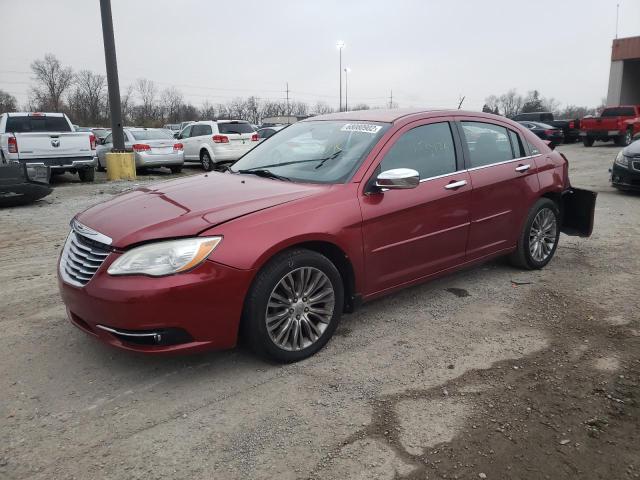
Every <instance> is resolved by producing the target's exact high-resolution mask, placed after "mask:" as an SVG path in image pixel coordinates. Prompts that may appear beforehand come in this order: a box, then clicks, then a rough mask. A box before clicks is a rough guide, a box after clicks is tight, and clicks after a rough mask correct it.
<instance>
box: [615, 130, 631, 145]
mask: <svg viewBox="0 0 640 480" xmlns="http://www.w3.org/2000/svg"><path fill="white" fill-rule="evenodd" d="M615 141H616V145H618V146H619V147H628V146H629V145H631V142H632V141H633V132H632V131H631V129H628V130H627V131H626V132H624V135H620V136H619V137H616V140H615Z"/></svg>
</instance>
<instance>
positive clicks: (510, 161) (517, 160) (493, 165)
mask: <svg viewBox="0 0 640 480" xmlns="http://www.w3.org/2000/svg"><path fill="white" fill-rule="evenodd" d="M541 156H542V154H541V153H538V154H536V155H529V156H527V157H518V158H512V159H511V160H504V161H502V162H496V163H489V164H487V165H480V166H479V167H472V168H468V169H467V171H468V172H473V171H475V170H482V169H483V168H487V167H495V166H496V165H505V164H507V163H513V162H521V161H524V160H529V159H531V158H537V157H541Z"/></svg>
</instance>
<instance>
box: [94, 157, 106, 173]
mask: <svg viewBox="0 0 640 480" xmlns="http://www.w3.org/2000/svg"><path fill="white" fill-rule="evenodd" d="M96 170H97V171H99V172H106V171H107V169H106V168H105V167H103V166H102V164H101V163H100V158H98V165H96Z"/></svg>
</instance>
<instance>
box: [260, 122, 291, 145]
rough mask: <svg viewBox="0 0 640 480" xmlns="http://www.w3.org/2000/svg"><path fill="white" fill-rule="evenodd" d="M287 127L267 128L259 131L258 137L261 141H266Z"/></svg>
mask: <svg viewBox="0 0 640 480" xmlns="http://www.w3.org/2000/svg"><path fill="white" fill-rule="evenodd" d="M284 127H285V125H279V126H275V127H265V128H261V129H259V130H258V136H259V137H260V141H262V140H265V139H267V138H269V137H271V136H272V135H275V133H276V132H279V131H280V130H282V129H283V128H284Z"/></svg>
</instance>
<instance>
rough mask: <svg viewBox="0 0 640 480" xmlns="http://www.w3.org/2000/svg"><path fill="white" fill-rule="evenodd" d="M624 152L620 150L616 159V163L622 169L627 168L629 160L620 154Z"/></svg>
mask: <svg viewBox="0 0 640 480" xmlns="http://www.w3.org/2000/svg"><path fill="white" fill-rule="evenodd" d="M623 151H624V150H620V151H619V152H618V156H617V157H616V163H617V164H618V165H620V166H621V167H624V168H629V159H628V158H627V157H625V156H624V154H623V153H622V152H623Z"/></svg>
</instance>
